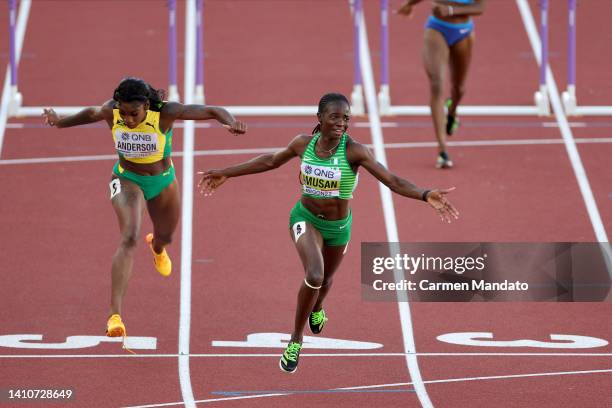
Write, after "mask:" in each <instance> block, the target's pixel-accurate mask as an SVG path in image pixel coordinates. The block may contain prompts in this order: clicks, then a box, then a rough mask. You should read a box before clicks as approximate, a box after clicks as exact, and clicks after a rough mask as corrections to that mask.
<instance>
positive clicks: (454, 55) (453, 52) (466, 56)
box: [449, 33, 474, 87]
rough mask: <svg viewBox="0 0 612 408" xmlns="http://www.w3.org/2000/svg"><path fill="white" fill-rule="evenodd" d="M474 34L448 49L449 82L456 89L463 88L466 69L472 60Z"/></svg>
mask: <svg viewBox="0 0 612 408" xmlns="http://www.w3.org/2000/svg"><path fill="white" fill-rule="evenodd" d="M473 35H474V33H471V34H470V35H468V36H467V37H465V38H464V39H463V40H461V41H459V42H457V43H455V44H453V46H452V47H451V48H450V56H449V66H450V75H451V82H452V83H453V84H454V85H455V86H458V87H461V86H463V84H464V83H465V79H466V78H467V73H468V69H469V68H470V62H471V60H472V45H473V43H474V37H473Z"/></svg>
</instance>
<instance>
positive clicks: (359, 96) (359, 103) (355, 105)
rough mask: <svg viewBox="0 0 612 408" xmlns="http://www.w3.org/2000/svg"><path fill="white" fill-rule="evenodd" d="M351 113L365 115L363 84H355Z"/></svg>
mask: <svg viewBox="0 0 612 408" xmlns="http://www.w3.org/2000/svg"><path fill="white" fill-rule="evenodd" d="M351 113H352V114H353V115H355V116H363V115H365V106H364V102H363V88H362V86H361V85H355V86H354V87H353V92H352V93H351Z"/></svg>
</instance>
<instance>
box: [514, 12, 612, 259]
mask: <svg viewBox="0 0 612 408" xmlns="http://www.w3.org/2000/svg"><path fill="white" fill-rule="evenodd" d="M516 4H517V6H518V8H519V12H520V14H521V17H522V19H523V24H524V25H525V31H527V36H528V37H529V42H530V43H531V48H532V49H533V53H534V54H535V57H536V60H537V61H538V64H542V61H541V58H540V49H541V47H542V44H541V42H540V37H539V35H538V32H537V29H536V24H535V21H534V19H533V15H532V14H531V9H530V8H529V3H527V0H516ZM546 85H547V87H548V93H549V97H550V102H551V104H552V107H553V111H554V113H555V117H556V119H557V122H558V123H559V130H560V131H561V136H563V141H564V143H565V148H566V150H567V155H568V156H569V159H570V163H571V164H572V169H573V170H574V174H575V176H576V180H577V181H578V186H579V187H580V192H581V193H582V198H583V200H584V203H585V205H586V208H587V212H588V214H589V218H590V219H591V224H592V226H593V230H594V231H595V237H596V238H597V240H598V241H599V242H608V236H607V234H606V230H605V228H604V225H603V222H602V220H601V216H600V215H599V210H598V208H597V204H596V202H595V197H594V196H593V191H592V190H591V186H590V184H589V179H588V177H587V174H586V171H585V169H584V166H583V165H582V160H581V159H580V154H579V153H578V149H577V148H576V141H575V140H574V136H573V135H572V131H571V129H570V127H569V124H568V121H567V117H566V116H565V113H564V112H563V107H562V104H561V98H560V97H559V91H558V88H557V82H556V81H555V77H554V75H553V72H552V70H551V69H550V66H547V67H546ZM610 258H611V256H610V253H609V245H608V259H610Z"/></svg>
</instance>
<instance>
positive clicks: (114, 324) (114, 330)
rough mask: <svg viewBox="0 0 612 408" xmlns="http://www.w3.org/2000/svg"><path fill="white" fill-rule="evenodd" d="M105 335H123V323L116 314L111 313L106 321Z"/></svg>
mask: <svg viewBox="0 0 612 408" xmlns="http://www.w3.org/2000/svg"><path fill="white" fill-rule="evenodd" d="M106 335H107V336H108V337H125V325H124V324H123V322H122V321H121V316H119V315H118V314H114V315H111V317H109V318H108V322H106Z"/></svg>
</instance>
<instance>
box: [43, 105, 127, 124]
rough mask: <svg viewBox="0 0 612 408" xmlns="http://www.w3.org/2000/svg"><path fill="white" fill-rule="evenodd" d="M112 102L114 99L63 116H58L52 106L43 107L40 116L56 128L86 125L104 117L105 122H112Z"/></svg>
mask: <svg viewBox="0 0 612 408" xmlns="http://www.w3.org/2000/svg"><path fill="white" fill-rule="evenodd" d="M114 104H115V101H113V100H110V101H107V102H106V103H104V105H102V106H91V107H89V108H85V109H83V110H81V111H80V112H77V113H75V114H74V115H68V116H64V117H63V118H60V117H59V115H58V114H57V113H55V111H54V110H53V108H48V109H43V114H42V116H43V117H44V118H45V123H46V124H48V125H50V126H55V127H58V128H66V127H71V126H79V125H86V124H88V123H94V122H99V121H101V120H103V119H106V121H107V122H108V121H110V122H112V119H113V106H114Z"/></svg>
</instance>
